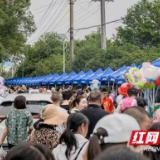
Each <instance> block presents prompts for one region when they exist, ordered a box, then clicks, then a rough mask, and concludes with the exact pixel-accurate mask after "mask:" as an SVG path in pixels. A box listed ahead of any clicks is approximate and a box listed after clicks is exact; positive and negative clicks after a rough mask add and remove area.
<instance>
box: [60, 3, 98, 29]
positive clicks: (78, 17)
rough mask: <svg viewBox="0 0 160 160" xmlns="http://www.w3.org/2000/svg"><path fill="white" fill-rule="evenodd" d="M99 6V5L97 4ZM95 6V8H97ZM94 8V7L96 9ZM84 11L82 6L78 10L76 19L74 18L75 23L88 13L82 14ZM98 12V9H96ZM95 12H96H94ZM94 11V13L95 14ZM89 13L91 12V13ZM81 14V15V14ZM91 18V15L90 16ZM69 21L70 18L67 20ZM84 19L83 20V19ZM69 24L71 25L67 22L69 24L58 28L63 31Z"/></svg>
mask: <svg viewBox="0 0 160 160" xmlns="http://www.w3.org/2000/svg"><path fill="white" fill-rule="evenodd" d="M86 7H87V5H86ZM96 7H97V6H96ZM96 7H95V8H96ZM95 8H94V9H95ZM79 11H80V12H79ZM77 12H78V14H77ZM82 12H83V10H82V8H80V9H79V10H78V11H76V13H75V20H74V23H75V22H77V21H79V20H80V19H81V18H82V17H84V16H85V15H86V14H83V15H82V14H81V13H82ZM96 12H97V11H96ZM94 13H95V12H94ZM94 13H93V14H94ZM89 14H91V13H89ZM93 14H91V15H93ZM79 15H80V16H79ZM88 18H89V17H88ZM67 21H68V20H67ZM82 21H83V20H82ZM68 26H69V24H67V25H65V26H63V27H61V28H59V30H58V32H61V31H62V30H63V29H64V28H66V27H67V28H68Z"/></svg>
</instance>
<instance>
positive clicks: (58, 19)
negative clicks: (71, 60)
mask: <svg viewBox="0 0 160 160" xmlns="http://www.w3.org/2000/svg"><path fill="white" fill-rule="evenodd" d="M138 1H139V0H114V2H106V22H109V21H113V20H116V19H120V18H121V17H123V16H124V15H125V14H126V13H127V9H128V8H130V7H131V6H132V5H134V4H135V3H137V2H138ZM30 10H31V12H32V14H33V15H34V20H35V23H36V26H37V30H36V32H35V33H33V34H32V36H31V37H29V38H28V43H30V44H33V43H34V42H35V41H37V40H38V38H39V37H40V36H41V35H42V34H44V33H45V32H51V31H56V32H58V33H63V34H66V35H67V37H68V39H69V33H67V31H68V29H69V2H68V0H31V7H30ZM99 24H100V3H99V2H94V1H91V0H76V1H75V5H74V28H75V29H80V28H84V27H89V26H94V25H99ZM120 25H121V23H120V22H118V23H112V24H109V25H107V26H106V30H107V31H106V37H107V38H111V37H112V35H113V34H116V28H117V27H118V26H120ZM96 30H97V28H91V29H86V30H79V31H77V30H76V31H74V34H75V39H83V38H84V36H85V35H88V34H90V33H91V32H93V31H96Z"/></svg>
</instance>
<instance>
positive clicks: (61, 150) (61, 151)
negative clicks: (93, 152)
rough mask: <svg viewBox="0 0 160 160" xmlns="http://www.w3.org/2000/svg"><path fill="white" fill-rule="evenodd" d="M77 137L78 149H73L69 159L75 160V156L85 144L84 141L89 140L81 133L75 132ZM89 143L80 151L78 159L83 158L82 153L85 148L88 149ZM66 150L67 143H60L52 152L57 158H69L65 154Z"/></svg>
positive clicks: (81, 159) (58, 159)
mask: <svg viewBox="0 0 160 160" xmlns="http://www.w3.org/2000/svg"><path fill="white" fill-rule="evenodd" d="M75 137H76V139H77V142H78V149H77V150H76V152H75V149H73V150H72V151H71V156H70V158H69V160H74V159H75V157H76V156H77V154H78V152H79V150H80V149H81V147H82V146H83V145H84V143H86V142H88V140H87V139H86V138H84V137H83V136H82V135H81V134H75ZM86 145H87V143H86V144H85V145H84V146H83V149H82V150H81V152H80V153H79V156H78V157H77V160H83V157H82V154H83V152H84V150H85V149H86ZM65 152H66V145H65V144H59V145H58V146H57V147H56V148H55V149H53V151H52V153H53V154H54V157H55V159H56V160H68V159H67V158H66V155H65Z"/></svg>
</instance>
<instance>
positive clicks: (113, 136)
mask: <svg viewBox="0 0 160 160" xmlns="http://www.w3.org/2000/svg"><path fill="white" fill-rule="evenodd" d="M98 128H103V129H105V130H106V131H107V133H108V136H106V137H104V143H123V142H128V141H129V140H130V138H131V134H132V131H136V130H140V127H139V124H138V123H137V121H136V120H135V119H134V118H133V117H131V116H129V115H126V114H111V115H107V116H105V117H103V118H102V119H100V120H99V121H98V123H97V124H96V126H95V128H94V131H93V134H94V133H97V129H98Z"/></svg>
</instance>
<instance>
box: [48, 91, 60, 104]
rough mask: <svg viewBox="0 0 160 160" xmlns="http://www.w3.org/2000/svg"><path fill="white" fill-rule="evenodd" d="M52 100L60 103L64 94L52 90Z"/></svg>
mask: <svg viewBox="0 0 160 160" xmlns="http://www.w3.org/2000/svg"><path fill="white" fill-rule="evenodd" d="M51 100H52V102H53V103H60V102H61V100H62V95H61V93H59V92H52V96H51Z"/></svg>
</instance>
